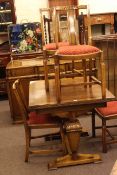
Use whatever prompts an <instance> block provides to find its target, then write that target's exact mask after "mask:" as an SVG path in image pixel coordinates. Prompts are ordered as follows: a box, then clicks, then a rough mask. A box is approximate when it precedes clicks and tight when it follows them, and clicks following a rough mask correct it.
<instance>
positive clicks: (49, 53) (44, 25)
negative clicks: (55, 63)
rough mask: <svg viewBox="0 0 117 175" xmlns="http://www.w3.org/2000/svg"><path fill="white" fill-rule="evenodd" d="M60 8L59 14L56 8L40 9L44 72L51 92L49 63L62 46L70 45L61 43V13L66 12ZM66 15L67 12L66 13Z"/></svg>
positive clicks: (64, 42)
mask: <svg viewBox="0 0 117 175" xmlns="http://www.w3.org/2000/svg"><path fill="white" fill-rule="evenodd" d="M58 8H59V13H58V14H56V10H55V8H49V9H47V8H45V9H40V15H41V30H42V45H43V56H44V72H45V88H46V90H47V91H48V90H49V80H48V79H49V77H50V76H49V70H48V61H49V60H50V59H51V60H52V58H53V56H54V54H55V52H56V50H57V48H58V47H60V46H65V45H69V43H68V42H66V41H61V37H60V11H64V12H65V11H66V10H65V9H64V8H62V7H58ZM65 13H66V12H65Z"/></svg>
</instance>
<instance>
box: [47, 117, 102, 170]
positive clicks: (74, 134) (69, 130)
mask: <svg viewBox="0 0 117 175" xmlns="http://www.w3.org/2000/svg"><path fill="white" fill-rule="evenodd" d="M63 127H64V132H65V133H64V134H65V136H66V137H67V142H66V148H67V150H68V154H67V155H65V156H63V157H59V158H57V159H56V160H55V161H53V162H50V163H49V164H48V168H49V170H52V169H57V168H58V167H64V166H70V165H78V164H84V163H91V162H99V161H101V157H100V156H99V155H98V154H79V153H78V149H79V145H80V133H81V131H82V127H81V125H80V123H79V120H77V119H74V118H72V120H71V119H70V120H68V121H67V122H66V123H65V124H64V126H63Z"/></svg>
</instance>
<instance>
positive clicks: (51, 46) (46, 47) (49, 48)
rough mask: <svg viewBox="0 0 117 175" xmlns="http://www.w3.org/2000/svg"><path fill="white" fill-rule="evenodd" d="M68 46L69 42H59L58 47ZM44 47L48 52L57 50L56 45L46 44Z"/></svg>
mask: <svg viewBox="0 0 117 175" xmlns="http://www.w3.org/2000/svg"><path fill="white" fill-rule="evenodd" d="M68 45H69V42H59V43H58V47H61V46H68ZM44 47H45V49H47V50H56V49H57V47H56V43H49V44H46V45H45V46H44Z"/></svg>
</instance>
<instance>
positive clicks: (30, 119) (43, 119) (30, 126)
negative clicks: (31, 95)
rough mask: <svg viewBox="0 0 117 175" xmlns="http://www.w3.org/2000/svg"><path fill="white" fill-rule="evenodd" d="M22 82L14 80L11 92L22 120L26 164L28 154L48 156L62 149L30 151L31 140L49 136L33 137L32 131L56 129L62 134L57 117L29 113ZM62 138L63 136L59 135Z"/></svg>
mask: <svg viewBox="0 0 117 175" xmlns="http://www.w3.org/2000/svg"><path fill="white" fill-rule="evenodd" d="M21 81H23V80H16V81H15V82H14V83H13V88H12V89H13V92H14V94H15V97H16V100H17V102H18V105H19V110H20V112H21V116H22V118H23V123H24V128H25V138H26V151H25V162H28V158H29V154H49V153H55V152H57V151H60V150H62V149H60V148H57V149H52V148H50V149H38V150H37V149H35V150H34V149H31V146H30V142H31V140H32V139H36V138H43V137H46V136H48V135H51V134H43V135H39V136H38V135H37V136H35V135H33V131H34V130H36V129H47V128H58V129H60V133H61V134H62V133H63V132H62V123H61V122H62V121H61V119H60V118H59V117H57V116H52V115H51V114H38V113H36V112H29V111H28V108H27V103H26V101H25V93H24V91H23V87H22V82H21ZM61 136H63V135H61Z"/></svg>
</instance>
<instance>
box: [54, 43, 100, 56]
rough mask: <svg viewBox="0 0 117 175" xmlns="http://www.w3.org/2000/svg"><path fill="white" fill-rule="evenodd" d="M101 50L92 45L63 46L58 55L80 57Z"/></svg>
mask: <svg viewBox="0 0 117 175" xmlns="http://www.w3.org/2000/svg"><path fill="white" fill-rule="evenodd" d="M98 51H99V49H98V48H97V47H94V46H90V45H73V46H63V47H59V49H58V50H57V53H58V54H61V55H78V54H87V53H94V52H98Z"/></svg>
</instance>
